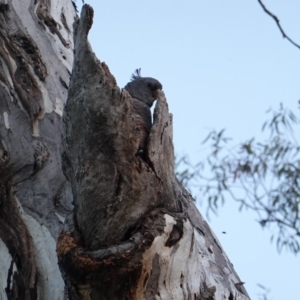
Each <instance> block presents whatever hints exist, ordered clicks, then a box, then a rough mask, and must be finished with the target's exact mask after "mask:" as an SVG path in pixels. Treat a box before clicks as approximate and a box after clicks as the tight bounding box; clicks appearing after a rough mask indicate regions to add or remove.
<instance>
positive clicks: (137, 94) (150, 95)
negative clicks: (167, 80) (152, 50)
mask: <svg viewBox="0 0 300 300" xmlns="http://www.w3.org/2000/svg"><path fill="white" fill-rule="evenodd" d="M162 88H163V87H162V84H161V83H160V82H159V81H158V80H156V79H154V78H152V77H142V76H141V69H137V70H136V71H135V73H133V74H132V77H131V81H130V82H129V83H128V84H127V85H126V86H125V90H126V91H127V92H128V93H129V94H130V96H131V97H133V98H136V99H138V100H140V101H142V102H144V103H146V104H147V105H148V106H149V107H151V106H152V104H153V102H154V101H155V100H156V99H157V97H158V93H159V91H161V90H162Z"/></svg>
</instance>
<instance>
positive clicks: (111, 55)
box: [77, 0, 300, 300]
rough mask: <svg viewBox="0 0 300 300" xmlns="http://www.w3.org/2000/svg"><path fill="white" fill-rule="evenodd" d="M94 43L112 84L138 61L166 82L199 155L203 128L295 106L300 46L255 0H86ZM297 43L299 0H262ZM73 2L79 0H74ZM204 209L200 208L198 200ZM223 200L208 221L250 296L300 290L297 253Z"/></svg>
mask: <svg viewBox="0 0 300 300" xmlns="http://www.w3.org/2000/svg"><path fill="white" fill-rule="evenodd" d="M85 2H86V3H88V4H90V5H91V6H93V8H94V10H95V17H94V25H93V27H92V30H91V32H90V36H89V39H90V42H91V45H92V48H93V50H94V51H95V53H96V55H97V57H98V58H99V59H100V60H101V61H105V62H106V63H107V65H108V66H109V68H110V70H111V72H112V74H113V75H114V76H115V77H116V80H117V82H118V85H119V86H120V87H124V86H125V85H126V83H127V82H128V81H129V79H130V76H131V73H132V72H133V71H134V70H135V69H136V68H141V69H142V75H143V76H148V77H155V78H156V79H158V80H159V81H160V82H161V83H162V84H163V87H164V92H165V95H166V97H167V99H168V103H169V109H170V112H171V113H172V114H173V118H174V128H173V129H174V146H175V152H176V153H177V154H183V153H185V154H187V155H189V157H190V158H191V160H192V161H193V162H194V163H196V162H198V161H200V160H201V159H203V156H202V155H203V152H201V141H202V140H203V139H204V137H205V136H206V135H207V133H208V132H209V129H213V128H215V129H217V130H220V129H222V128H226V131H227V133H228V135H230V136H231V137H233V138H234V139H235V140H236V141H237V142H238V141H244V140H247V139H249V138H251V137H253V136H255V137H260V136H261V126H262V124H263V122H264V121H265V120H266V119H267V116H266V114H265V111H266V110H267V109H268V108H270V107H273V108H274V109H275V108H277V107H278V106H279V103H280V102H282V103H284V105H285V106H288V107H290V108H292V109H294V110H295V113H297V114H298V108H297V107H298V105H297V102H298V99H299V98H300V85H299V78H300V50H298V49H297V48H295V47H294V46H292V45H291V44H290V43H289V42H288V41H287V40H283V39H282V36H281V34H280V32H279V30H278V28H277V27H276V24H275V22H274V21H273V20H272V19H271V18H270V17H269V16H267V15H266V14H265V13H264V12H263V11H262V9H261V7H260V6H259V4H258V2H257V0H186V1H179V0H172V1H171V0H161V1H158V0H151V1H150V0H119V1H116V0H101V1H99V0H89V1H85ZM264 3H265V5H266V6H267V7H268V8H269V9H270V10H271V11H272V12H273V13H274V14H276V15H277V16H278V17H279V19H280V21H281V24H282V26H283V27H284V29H285V31H286V33H287V34H288V35H289V36H290V37H292V38H293V39H294V40H295V41H297V42H298V43H300V35H299V27H300V18H299V12H300V1H296V0H294V1H292V0H265V1H264ZM77 5H78V7H79V9H80V8H81V1H80V0H77ZM200 211H201V212H202V214H203V215H205V209H204V208H203V207H200ZM255 218H256V216H255V215H254V214H253V213H249V212H244V213H239V212H238V210H237V206H236V204H234V203H233V201H232V200H231V199H227V202H226V204H225V207H224V208H222V209H221V210H220V211H219V215H218V216H217V217H212V218H211V220H210V225H211V226H212V228H213V230H214V231H215V233H216V235H217V236H218V238H219V240H220V241H221V244H222V246H223V248H224V250H225V252H226V253H227V255H228V257H229V259H230V260H231V262H232V263H233V264H234V267H235V269H236V271H237V273H238V274H239V276H240V278H241V280H242V281H245V282H246V284H245V287H246V289H247V291H248V293H249V295H250V297H251V299H253V300H258V299H259V296H258V294H259V293H260V289H259V288H258V287H257V284H258V283H259V284H262V285H264V286H266V287H268V288H269V289H271V292H270V294H269V295H268V300H282V299H299V280H300V267H299V265H300V263H299V262H300V258H299V257H296V256H294V255H293V254H291V253H289V252H283V253H281V254H278V253H277V250H276V246H275V244H271V243H270V235H271V232H270V231H269V230H262V229H261V227H260V226H259V225H258V223H257V222H256V221H255ZM222 231H226V232H227V234H226V235H223V234H222Z"/></svg>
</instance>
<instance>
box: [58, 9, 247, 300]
mask: <svg viewBox="0 0 300 300" xmlns="http://www.w3.org/2000/svg"><path fill="white" fill-rule="evenodd" d="M92 20H93V10H92V8H91V7H89V6H87V5H85V6H84V8H83V11H82V13H81V19H80V21H78V22H77V24H76V25H75V28H76V35H75V49H76V53H75V58H74V67H73V72H72V77H71V81H70V87H69V95H68V101H67V105H66V107H65V114H64V125H65V135H64V147H65V153H64V154H63V161H64V171H65V174H66V175H67V177H68V179H69V180H70V183H71V185H72V190H73V195H74V205H75V210H74V212H75V213H74V216H73V218H71V219H69V222H68V226H67V227H66V230H65V232H64V233H63V234H62V235H61V236H60V239H59V242H58V256H59V259H60V266H61V269H62V270H63V271H64V274H65V280H66V282H67V284H68V286H69V291H70V294H71V295H72V297H73V298H72V299H124V300H125V299H248V297H247V293H246V291H245V290H242V292H240V291H238V290H237V289H236V287H235V284H236V283H238V282H240V280H239V278H238V276H237V275H236V273H235V272H234V270H233V268H232V265H231V264H230V263H229V261H228V259H227V257H226V255H225V254H224V252H223V250H222V248H221V246H220V244H219V242H218V241H217V239H216V237H215V236H214V234H213V233H212V232H211V230H210V229H209V227H208V225H207V223H206V222H205V221H204V220H203V218H202V217H201V215H200V214H199V212H198V211H197V209H196V208H195V206H194V204H193V202H192V199H191V197H190V195H189V194H188V193H187V192H186V191H185V190H184V189H183V188H182V187H181V186H180V184H179V183H178V182H177V180H176V178H175V175H174V152H173V143H172V115H171V114H169V112H168V105H167V102H166V99H165V97H164V94H163V93H160V94H159V95H158V100H157V103H156V107H155V112H154V122H153V125H152V128H151V131H150V135H149V139H148V146H147V147H148V149H147V153H148V157H147V158H146V159H142V158H141V157H140V156H139V155H136V153H137V150H138V148H139V136H138V135H137V134H135V119H134V114H133V102H132V99H131V97H130V95H129V94H128V93H127V92H126V91H125V90H120V89H119V88H118V87H117V85H116V81H115V79H114V77H113V76H112V74H111V73H110V71H109V69H108V67H107V65H106V64H105V63H103V62H100V61H99V60H98V59H97V58H96V57H95V55H94V53H93V52H92V51H91V48H90V45H89V43H88V41H87V35H88V32H89V29H90V28H91V25H92ZM187 266H190V267H187ZM195 266H198V268H195ZM207 266H209V267H207ZM216 278H217V279H216ZM83 295H85V296H83ZM233 295H234V296H233ZM233 297H234V298H233Z"/></svg>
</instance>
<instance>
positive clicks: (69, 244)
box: [56, 232, 78, 257]
mask: <svg viewBox="0 0 300 300" xmlns="http://www.w3.org/2000/svg"><path fill="white" fill-rule="evenodd" d="M76 247H78V244H77V242H76V240H75V238H74V237H73V235H72V234H71V233H70V232H63V233H62V234H61V235H60V236H59V238H58V241H57V249H56V252H57V255H58V257H62V256H65V255H66V254H67V253H68V252H69V251H71V250H73V249H74V248H76Z"/></svg>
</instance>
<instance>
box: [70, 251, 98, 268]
mask: <svg viewBox="0 0 300 300" xmlns="http://www.w3.org/2000/svg"><path fill="white" fill-rule="evenodd" d="M73 261H74V263H75V264H76V266H77V267H79V268H80V269H81V270H84V271H86V272H92V271H97V270H99V268H100V267H101V266H102V264H103V262H99V261H95V260H94V259H92V258H90V257H88V256H85V255H82V254H80V253H79V252H77V251H76V253H74V256H73Z"/></svg>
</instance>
